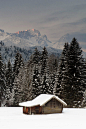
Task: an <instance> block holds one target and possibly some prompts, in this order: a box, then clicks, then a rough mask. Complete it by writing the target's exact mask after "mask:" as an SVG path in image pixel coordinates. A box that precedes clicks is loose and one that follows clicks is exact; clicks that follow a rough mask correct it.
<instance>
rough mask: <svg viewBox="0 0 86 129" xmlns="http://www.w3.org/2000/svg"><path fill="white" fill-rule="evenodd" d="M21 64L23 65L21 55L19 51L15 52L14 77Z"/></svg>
mask: <svg viewBox="0 0 86 129" xmlns="http://www.w3.org/2000/svg"><path fill="white" fill-rule="evenodd" d="M22 66H24V62H23V58H22V55H21V54H20V53H16V55H15V61H14V67H13V73H14V78H15V76H17V75H18V73H19V69H20V67H22Z"/></svg>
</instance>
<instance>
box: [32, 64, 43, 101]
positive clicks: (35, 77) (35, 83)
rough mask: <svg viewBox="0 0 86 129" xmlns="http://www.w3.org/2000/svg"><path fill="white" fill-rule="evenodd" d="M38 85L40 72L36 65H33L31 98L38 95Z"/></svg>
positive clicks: (39, 85)
mask: <svg viewBox="0 0 86 129" xmlns="http://www.w3.org/2000/svg"><path fill="white" fill-rule="evenodd" d="M40 87H41V84H40V73H39V69H38V67H36V65H35V68H34V73H33V81H32V99H34V98H35V97H37V96H38V95H40V90H41V89H40Z"/></svg>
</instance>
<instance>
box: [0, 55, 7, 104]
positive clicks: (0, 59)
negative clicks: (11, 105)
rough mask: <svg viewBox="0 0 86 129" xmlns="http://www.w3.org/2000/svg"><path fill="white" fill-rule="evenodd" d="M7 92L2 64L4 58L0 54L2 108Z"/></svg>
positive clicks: (0, 98)
mask: <svg viewBox="0 0 86 129" xmlns="http://www.w3.org/2000/svg"><path fill="white" fill-rule="evenodd" d="M5 92H6V80H5V73H4V64H3V62H2V57H1V53H0V106H4V101H5Z"/></svg>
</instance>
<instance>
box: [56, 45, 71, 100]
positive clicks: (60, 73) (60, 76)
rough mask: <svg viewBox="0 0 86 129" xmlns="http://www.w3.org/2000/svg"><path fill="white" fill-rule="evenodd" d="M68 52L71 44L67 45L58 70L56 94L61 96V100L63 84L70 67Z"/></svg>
mask: <svg viewBox="0 0 86 129" xmlns="http://www.w3.org/2000/svg"><path fill="white" fill-rule="evenodd" d="M68 50H69V44H68V43H65V45H64V49H63V51H62V54H61V57H60V59H59V64H58V70H57V73H56V75H55V84H54V94H55V95H57V96H59V97H60V98H62V86H61V82H62V80H63V76H64V71H66V69H67V67H68Z"/></svg>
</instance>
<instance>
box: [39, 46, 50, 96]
mask: <svg viewBox="0 0 86 129" xmlns="http://www.w3.org/2000/svg"><path fill="white" fill-rule="evenodd" d="M41 86H42V88H41V93H44V94H48V90H49V66H48V52H47V49H46V47H44V48H43V51H42V54H41Z"/></svg>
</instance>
